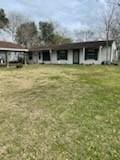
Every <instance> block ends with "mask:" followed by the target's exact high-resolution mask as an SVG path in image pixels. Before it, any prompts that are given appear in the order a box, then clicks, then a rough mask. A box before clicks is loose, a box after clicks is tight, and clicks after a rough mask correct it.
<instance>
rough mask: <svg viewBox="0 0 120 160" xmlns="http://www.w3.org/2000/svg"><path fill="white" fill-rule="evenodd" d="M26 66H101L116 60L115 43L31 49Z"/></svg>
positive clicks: (76, 44) (81, 43) (85, 43)
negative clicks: (42, 64)
mask: <svg viewBox="0 0 120 160" xmlns="http://www.w3.org/2000/svg"><path fill="white" fill-rule="evenodd" d="M26 59H27V63H28V64H37V63H38V64H41V63H44V64H102V63H103V62H109V63H113V62H114V61H117V60H118V53H117V47H116V43H115V42H114V41H109V43H108V47H107V46H106V41H92V42H80V43H70V44H62V45H56V46H49V47H41V48H32V49H30V50H29V52H28V53H27V57H26Z"/></svg>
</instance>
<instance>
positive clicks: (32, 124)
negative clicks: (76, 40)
mask: <svg viewBox="0 0 120 160" xmlns="http://www.w3.org/2000/svg"><path fill="white" fill-rule="evenodd" d="M0 160H120V67H119V66H69V65H61V66H59V65H35V66H27V67H25V68H23V69H13V68H10V69H6V68H0Z"/></svg>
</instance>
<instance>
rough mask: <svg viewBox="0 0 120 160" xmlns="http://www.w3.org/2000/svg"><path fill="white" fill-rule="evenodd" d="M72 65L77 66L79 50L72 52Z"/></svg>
mask: <svg viewBox="0 0 120 160" xmlns="http://www.w3.org/2000/svg"><path fill="white" fill-rule="evenodd" d="M73 64H79V49H77V50H73Z"/></svg>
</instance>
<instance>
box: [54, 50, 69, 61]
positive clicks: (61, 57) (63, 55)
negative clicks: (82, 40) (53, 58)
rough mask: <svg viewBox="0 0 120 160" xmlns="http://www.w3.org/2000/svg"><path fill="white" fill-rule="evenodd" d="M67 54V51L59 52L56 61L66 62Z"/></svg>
mask: <svg viewBox="0 0 120 160" xmlns="http://www.w3.org/2000/svg"><path fill="white" fill-rule="evenodd" d="M67 58H68V52H67V50H61V51H58V52H57V60H67Z"/></svg>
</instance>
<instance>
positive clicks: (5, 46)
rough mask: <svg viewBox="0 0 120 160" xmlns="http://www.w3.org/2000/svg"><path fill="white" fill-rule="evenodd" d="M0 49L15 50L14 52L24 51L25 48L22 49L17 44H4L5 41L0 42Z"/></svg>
mask: <svg viewBox="0 0 120 160" xmlns="http://www.w3.org/2000/svg"><path fill="white" fill-rule="evenodd" d="M0 49H2V50H3V49H5V50H7V49H9V50H10V49H11V50H12V49H15V50H17V49H18V50H20V49H21V50H24V49H25V48H24V47H22V46H21V45H19V44H16V43H12V42H5V41H0Z"/></svg>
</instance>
